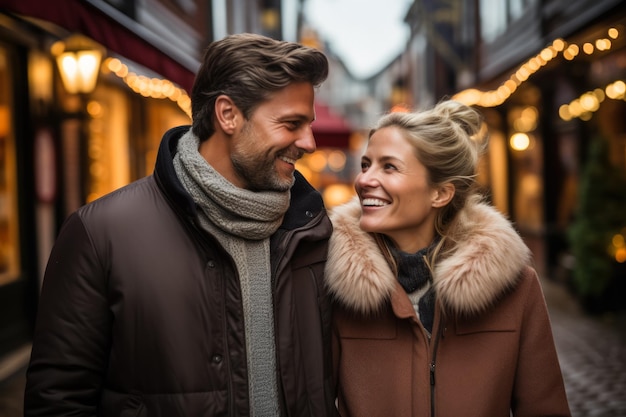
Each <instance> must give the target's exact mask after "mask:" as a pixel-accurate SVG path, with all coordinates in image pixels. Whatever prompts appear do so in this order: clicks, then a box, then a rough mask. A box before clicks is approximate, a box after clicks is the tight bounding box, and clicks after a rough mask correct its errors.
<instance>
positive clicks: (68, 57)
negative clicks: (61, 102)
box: [51, 34, 104, 94]
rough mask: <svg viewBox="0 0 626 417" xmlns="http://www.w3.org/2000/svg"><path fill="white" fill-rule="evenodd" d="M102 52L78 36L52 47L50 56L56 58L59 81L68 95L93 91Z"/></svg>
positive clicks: (81, 36) (93, 43)
mask: <svg viewBox="0 0 626 417" xmlns="http://www.w3.org/2000/svg"><path fill="white" fill-rule="evenodd" d="M103 50H104V48H102V46H100V45H99V44H97V43H96V42H94V41H92V40H91V39H89V38H87V37H85V36H83V35H80V34H75V35H72V36H70V37H68V38H66V39H65V40H61V41H58V42H55V43H54V44H53V45H52V48H51V51H52V55H54V56H55V57H56V61H57V66H58V67H59V73H60V74H61V81H63V86H64V87H65V90H66V91H67V92H68V93H70V94H76V93H83V94H86V93H90V92H92V91H93V90H94V88H95V87H96V81H97V80H98V73H99V72H100V61H101V60H102V55H103Z"/></svg>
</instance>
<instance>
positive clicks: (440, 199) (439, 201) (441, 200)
mask: <svg viewBox="0 0 626 417" xmlns="http://www.w3.org/2000/svg"><path fill="white" fill-rule="evenodd" d="M454 191H455V188H454V184H452V183H451V182H448V183H445V184H443V185H442V186H440V187H438V188H437V189H436V190H435V192H434V194H433V198H432V206H433V207H444V206H445V205H447V204H448V203H449V202H450V200H452V197H454Z"/></svg>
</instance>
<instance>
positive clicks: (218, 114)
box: [215, 94, 241, 135]
mask: <svg viewBox="0 0 626 417" xmlns="http://www.w3.org/2000/svg"><path fill="white" fill-rule="evenodd" d="M240 115H241V113H240V112H239V109H238V108H237V106H235V103H234V102H233V100H232V99H231V98H230V97H228V96H227V95H223V94H222V95H221V96H218V97H217V98H216V99H215V121H216V123H215V124H216V126H215V127H216V129H219V130H222V131H223V132H224V133H226V134H227V135H232V134H233V133H235V131H236V130H237V123H238V122H239V118H240Z"/></svg>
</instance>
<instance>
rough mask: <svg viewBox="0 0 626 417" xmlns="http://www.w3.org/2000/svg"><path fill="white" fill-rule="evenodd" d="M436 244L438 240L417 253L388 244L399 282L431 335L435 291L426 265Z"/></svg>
mask: <svg viewBox="0 0 626 417" xmlns="http://www.w3.org/2000/svg"><path fill="white" fill-rule="evenodd" d="M436 244H437V239H436V240H435V241H434V242H433V243H431V244H430V246H427V247H425V248H423V249H420V250H419V251H417V252H416V253H406V252H403V251H401V250H400V249H398V248H396V246H395V245H393V244H392V243H391V242H389V244H388V246H389V249H390V251H391V254H392V256H393V257H394V259H395V261H396V265H397V267H398V281H399V282H400V285H401V286H402V288H404V290H405V291H406V292H407V294H408V295H409V298H410V299H411V302H412V303H413V307H414V308H415V312H416V313H417V315H418V317H419V319H420V321H421V322H422V325H423V326H424V328H425V329H426V330H428V332H429V333H431V332H432V329H433V319H434V315H435V291H434V289H433V287H432V275H431V273H430V269H429V268H428V265H427V264H426V256H427V255H428V253H429V251H431V250H432V249H433V248H434V247H435V245H436Z"/></svg>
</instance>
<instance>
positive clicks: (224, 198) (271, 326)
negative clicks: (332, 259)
mask: <svg viewBox="0 0 626 417" xmlns="http://www.w3.org/2000/svg"><path fill="white" fill-rule="evenodd" d="M327 74H328V62H327V60H326V58H325V57H324V55H323V54H322V53H321V52H319V51H317V50H315V49H311V48H307V47H304V46H301V45H298V44H295V43H291V42H279V41H275V40H272V39H269V38H266V37H262V36H258V35H252V34H241V35H233V36H228V37H226V38H224V39H222V40H220V41H217V42H214V43H212V44H211V45H209V47H208V49H207V51H206V53H205V56H204V60H203V64H202V66H201V68H200V70H199V72H198V75H197V78H196V81H195V84H194V86H193V91H192V94H191V99H192V116H193V125H192V127H191V129H189V127H179V128H174V129H172V130H170V131H169V132H167V133H166V134H165V136H164V138H163V140H162V143H161V146H160V149H159V154H158V157H157V162H156V167H155V170H154V174H153V175H152V176H149V177H147V178H144V179H141V180H139V181H136V182H135V183H133V184H130V185H128V186H126V187H124V188H122V189H120V190H117V191H115V192H113V193H111V194H109V195H108V196H105V197H103V198H101V199H100V200H98V201H95V202H93V203H91V204H88V205H86V206H84V207H82V208H80V209H79V210H78V211H77V212H76V213H74V214H73V215H71V216H70V217H69V218H68V220H67V221H66V223H65V224H64V227H63V229H62V230H61V232H60V234H59V236H58V239H57V242H56V244H55V247H54V249H53V251H52V253H51V256H50V260H49V263H48V268H47V271H46V275H45V279H44V285H43V290H42V296H41V302H40V307H39V312H38V322H37V326H36V331H35V336H34V341H33V352H32V357H31V362H30V365H29V369H28V372H27V386H26V393H25V415H26V416H43V415H46V416H52V415H59V416H60V415H73V416H78V415H80V416H93V415H98V416H126V415H128V416H131V415H132V416H151V417H152V416H167V417H171V416H231V417H232V416H328V415H332V414H333V413H334V407H333V395H332V394H331V391H330V387H331V381H330V379H331V363H330V360H331V359H330V351H329V349H330V345H329V342H330V330H329V329H330V304H329V300H328V299H327V296H326V290H325V288H324V286H323V279H322V274H323V269H324V262H325V260H326V253H327V240H328V238H329V236H330V232H331V224H330V222H329V220H328V217H327V215H326V211H325V209H324V206H323V203H322V200H321V198H320V195H319V193H317V192H316V191H315V190H314V189H313V188H312V187H311V186H310V185H309V184H308V183H307V182H306V180H305V179H304V178H303V177H302V176H301V175H300V174H299V173H298V172H297V171H295V169H294V164H295V162H296V161H297V160H298V158H300V157H301V156H302V155H303V154H304V153H305V152H306V153H309V152H313V151H314V150H315V140H314V138H313V134H312V131H311V123H312V122H313V120H314V119H315V114H314V107H313V101H314V88H315V87H316V86H318V85H319V84H320V83H321V82H323V81H324V80H325V79H326V76H327Z"/></svg>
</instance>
